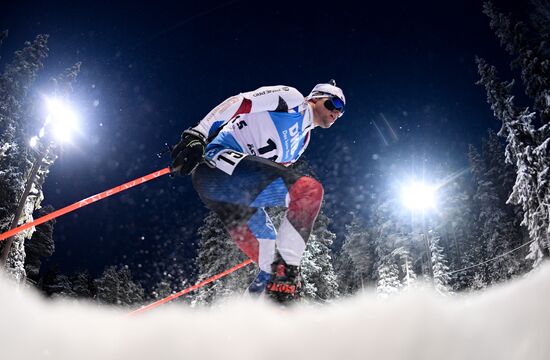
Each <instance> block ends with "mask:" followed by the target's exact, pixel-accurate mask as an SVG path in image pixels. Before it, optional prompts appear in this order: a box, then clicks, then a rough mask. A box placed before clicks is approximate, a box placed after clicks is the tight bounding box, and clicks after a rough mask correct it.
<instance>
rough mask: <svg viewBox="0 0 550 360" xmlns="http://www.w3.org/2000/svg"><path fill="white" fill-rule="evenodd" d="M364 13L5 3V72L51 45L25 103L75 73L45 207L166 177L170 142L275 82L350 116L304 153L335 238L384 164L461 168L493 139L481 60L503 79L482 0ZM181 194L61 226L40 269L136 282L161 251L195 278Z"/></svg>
mask: <svg viewBox="0 0 550 360" xmlns="http://www.w3.org/2000/svg"><path fill="white" fill-rule="evenodd" d="M371 3H373V4H363V2H359V1H357V2H353V1H349V2H348V1H337V2H327V3H324V2H311V3H307V2H302V1H273V2H261V1H249V0H241V1H228V2H213V1H193V2H186V1H183V2H172V3H170V2H164V1H155V2H150V3H147V4H145V3H140V4H135V3H127V4H122V3H117V4H116V5H113V4H108V3H101V2H86V3H84V2H79V3H78V4H76V3H73V2H67V3H62V2H58V1H47V2H39V3H38V4H34V3H33V2H21V1H17V2H14V1H12V2H8V4H3V5H2V12H1V13H0V24H1V27H2V29H8V30H9V38H8V39H7V41H6V42H5V44H4V45H3V47H2V49H1V53H0V54H1V56H2V59H1V60H0V62H2V64H5V63H6V62H7V61H10V60H11V58H12V54H13V52H14V51H15V50H17V49H20V48H21V47H22V46H23V43H24V41H27V40H32V39H34V37H35V36H36V35H37V34H40V33H47V34H49V35H50V39H49V48H50V55H49V58H48V59H47V61H46V63H45V68H44V70H43V71H42V72H41V76H40V78H39V79H38V81H37V83H36V86H35V87H34V88H33V90H32V91H33V94H32V95H33V96H36V95H37V94H42V93H47V91H48V87H47V80H48V78H49V77H51V76H54V75H57V74H58V73H60V72H61V71H63V69H65V68H67V67H69V66H71V65H72V64H74V63H75V62H77V61H82V71H81V73H80V75H79V77H78V81H77V83H76V84H75V92H74V95H73V97H72V99H71V101H72V104H73V106H74V107H75V108H76V109H77V110H78V112H79V115H80V121H81V125H80V126H81V128H80V132H79V134H78V135H76V136H75V138H74V140H73V143H72V144H71V145H69V146H66V148H65V149H64V152H63V154H62V156H61V157H60V158H59V159H58V160H57V162H56V163H55V165H54V166H53V167H52V168H51V173H50V175H49V177H48V179H47V181H46V184H45V189H44V194H45V200H44V202H43V204H52V205H53V206H54V207H56V208H61V207H63V206H66V205H69V204H70V203H72V202H75V201H78V200H80V199H82V198H85V197H87V196H90V195H93V194H95V193H98V192H101V191H103V190H106V189H108V188H111V187H113V186H115V185H119V184H121V183H123V182H126V181H129V180H132V179H134V178H136V177H139V176H142V175H145V174H148V173H150V172H152V171H154V170H157V169H160V168H163V167H165V166H167V165H168V164H169V159H168V158H167V157H164V158H163V159H159V158H157V156H156V153H157V152H159V151H162V150H163V147H164V143H165V142H168V143H175V142H177V141H178V139H179V134H180V133H181V131H183V130H184V129H186V128H188V127H190V126H193V125H195V124H196V122H197V121H199V120H200V119H201V118H202V117H203V116H204V115H205V114H206V113H207V112H208V111H210V109H212V108H213V107H214V106H216V105H217V104H218V103H220V102H221V101H222V100H224V99H225V98H227V97H229V96H231V95H234V94H237V93H239V92H244V91H250V90H253V89H255V88H258V87H260V86H266V85H279V84H285V85H289V86H293V87H296V88H297V89H298V90H300V91H301V92H302V93H303V94H304V95H307V94H308V93H309V91H310V90H311V88H312V87H313V86H314V85H315V84H316V83H319V82H326V81H327V80H328V79H330V78H334V79H336V81H337V83H338V85H339V86H340V87H342V88H343V90H344V92H345V94H346V97H347V100H348V106H347V109H346V114H345V116H344V117H342V118H341V119H339V121H338V122H337V123H336V124H335V126H333V127H332V128H331V129H328V130H323V129H316V130H314V132H313V134H312V135H313V137H312V142H311V144H310V146H309V148H308V150H307V151H306V157H307V159H308V161H309V163H310V164H311V165H312V167H313V168H314V170H315V172H316V175H317V176H318V177H319V179H320V180H321V182H322V183H323V185H324V186H325V190H326V200H327V204H326V206H325V209H324V211H325V212H326V213H327V214H328V215H329V216H330V217H331V218H332V219H333V221H334V223H333V227H334V231H336V232H337V233H338V239H341V238H342V226H343V224H345V223H346V222H347V221H349V219H350V216H349V212H350V211H356V212H358V213H359V214H360V215H361V216H364V217H368V211H367V210H366V209H367V208H368V201H369V199H370V197H372V194H374V193H376V192H377V191H378V190H379V189H380V187H381V186H384V181H380V179H378V180H376V181H375V180H373V179H372V177H371V175H372V171H373V169H375V168H377V169H380V168H384V167H391V166H394V167H393V168H392V169H393V170H392V171H390V173H392V174H393V176H395V177H400V176H406V175H403V174H404V173H406V171H412V172H415V171H416V170H415V168H414V167H415V166H416V164H421V165H419V168H421V169H422V171H423V172H428V173H429V172H430V171H429V168H430V167H434V168H437V167H439V168H440V167H445V168H447V169H448V170H449V171H451V172H452V171H459V170H460V169H462V168H464V167H465V166H466V165H467V158H466V152H467V146H468V144H469V143H473V144H476V145H479V143H480V140H481V137H483V136H484V135H485V134H486V131H487V129H488V128H492V129H495V130H496V129H498V128H499V124H498V122H497V121H496V120H495V119H494V118H493V116H492V113H491V111H490V109H489V106H488V105H487V103H486V101H485V97H486V96H485V92H484V89H482V88H481V87H479V86H476V85H475V82H476V81H477V80H478V76H477V72H476V66H475V62H474V58H475V56H476V55H477V56H481V57H484V58H486V59H487V60H488V61H489V62H490V63H492V64H494V65H497V67H498V68H499V70H501V72H502V73H503V76H508V77H509V76H512V74H513V73H511V72H510V70H509V65H508V63H509V58H508V57H507V55H506V53H505V52H504V50H502V49H501V48H500V47H499V44H498V40H497V39H496V37H495V36H494V34H493V33H492V31H491V30H490V28H489V21H488V19H487V18H486V17H485V15H483V14H482V12H481V1H473V0H469V1H456V2H447V1H420V2H411V1H397V2H395V1H392V2H390V1H387V2H380V1H377V2H371ZM514 3H515V5H514V4H512V1H507V2H504V1H495V4H496V6H497V7H498V8H499V9H501V10H504V11H505V12H509V11H517V10H518V9H520V8H521V7H522V1H515V2H514ZM360 4H363V5H360ZM514 7H515V9H514ZM376 126H378V128H379V129H380V131H378V130H377V128H376ZM392 130H393V132H395V135H394V134H393V132H392ZM390 157H391V158H390ZM398 163H402V164H408V168H406V169H398V168H395V164H398ZM391 164H393V165H391ZM386 181H387V182H389V181H390V180H389V179H386ZM190 184H191V182H190V179H189V178H182V177H179V178H169V177H167V176H166V177H163V178H160V179H157V180H154V181H153V182H150V183H148V184H146V185H143V186H140V187H139V188H135V189H133V190H130V191H127V192H125V193H123V194H121V195H117V196H116V197H113V198H109V199H107V200H104V201H102V202H100V203H97V204H94V205H91V206H89V207H87V208H84V209H81V210H80V211H78V212H76V213H73V214H71V215H67V216H65V217H62V218H60V219H58V222H57V224H56V227H55V234H54V238H55V242H56V253H55V254H54V255H53V256H52V258H50V259H49V260H48V262H47V265H48V266H53V264H59V265H60V266H61V269H62V270H63V271H65V272H72V271H75V270H77V269H89V270H91V271H92V273H98V272H99V271H101V269H103V268H104V267H105V266H106V265H114V264H120V263H124V264H130V266H131V267H132V268H133V270H135V271H138V270H137V269H139V268H140V266H141V265H140V264H143V266H147V265H146V264H147V260H146V259H147V258H148V257H149V258H150V257H152V256H153V253H154V250H153V248H158V247H162V246H163V245H165V246H168V247H174V246H178V247H179V249H178V250H179V252H178V256H179V257H180V259H178V261H183V262H187V263H188V264H189V266H191V260H192V258H193V256H194V243H195V242H196V230H197V228H198V226H199V225H200V223H201V221H202V218H203V216H204V215H205V214H206V209H205V208H204V207H203V205H202V204H201V202H200V200H199V199H198V198H197V196H196V195H195V193H194V190H193V189H192V188H191V185H190ZM365 220H367V219H366V218H365ZM142 270H144V271H147V269H142Z"/></svg>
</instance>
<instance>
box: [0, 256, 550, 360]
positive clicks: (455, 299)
mask: <svg viewBox="0 0 550 360" xmlns="http://www.w3.org/2000/svg"><path fill="white" fill-rule="evenodd" d="M0 293H1V294H2V296H1V298H0V309H1V310H0V312H1V319H2V326H0V349H1V350H0V351H1V356H2V358H3V359H33V360H34V359H56V360H62V359H79V360H84V359H94V360H95V359H101V360H110V359H117V360H118V359H132V360H135V359H172V358H178V359H182V358H185V359H216V360H218V359H225V360H228V359H239V360H245V359H254V360H257V359H268V360H270V359H273V360H275V359H276V360H281V359H299V358H304V359H316V360H318V359H346V360H348V359H422V360H430V359H434V360H435V359H438V360H439V359H446V360H452V359H500V360H504V359H530V360H535V359H545V360H546V359H548V358H550V342H549V341H548V334H550V311H549V310H550V305H549V304H550V303H549V302H548V299H550V265H547V266H545V267H542V269H541V270H539V271H537V272H536V273H532V274H531V275H530V276H529V277H528V278H525V279H522V280H519V281H515V282H512V283H509V284H506V285H505V286H501V287H497V288H492V289H489V290H487V291H485V292H482V293H477V294H475V295H469V296H462V297H459V296H457V295H455V296H451V297H442V296H440V295H439V294H437V293H435V292H434V291H433V290H431V291H428V290H426V289H420V290H414V291H411V292H406V293H402V294H401V295H399V296H395V297H390V298H389V299H386V300H381V299H377V298H376V297H375V295H374V294H362V295H360V296H357V297H355V298H351V299H346V300H340V301H337V302H335V303H333V304H331V305H325V306H296V307H294V308H291V309H278V308H274V307H273V306H271V305H270V304H268V303H266V302H264V301H258V300H256V301H253V300H250V299H239V300H234V301H231V302H228V303H223V304H219V305H217V306H214V307H211V308H209V309H197V308H189V307H187V306H185V305H181V304H173V305H165V306H164V307H160V308H157V309H154V310H152V311H150V312H149V313H145V314H142V315H138V316H134V317H129V316H127V313H126V312H121V311H120V310H114V309H110V310H106V309H105V308H99V307H97V306H94V305H90V304H82V303H74V302H68V301H60V300H55V301H51V300H50V301H46V300H44V299H42V298H41V297H40V296H39V295H38V294H36V293H34V292H32V291H30V290H28V289H16V288H14V285H13V284H11V283H9V282H7V281H6V280H3V279H1V280H0Z"/></svg>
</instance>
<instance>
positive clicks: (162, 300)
mask: <svg viewBox="0 0 550 360" xmlns="http://www.w3.org/2000/svg"><path fill="white" fill-rule="evenodd" d="M250 263H252V260H250V259H248V260H245V261H243V262H242V263H240V264H238V265H235V266H233V267H232V268H230V269H227V270H225V271H223V272H221V273H219V274H217V275H214V276H211V277H209V278H208V279H206V280H203V281H201V282H199V283H197V284H195V285H193V286H190V287H188V288H186V289H183V290H181V291H180V292H177V293H175V294H172V295H169V296H167V297H165V298H164V299H160V300H157V301H155V302H154V303H151V304H149V305H145V306H143V307H141V308H139V309H137V310H134V311H132V312H130V313H128V314H127V315H128V316H134V315H137V314H140V313H142V312H145V311H149V310H151V309H154V308H156V307H157V306H160V305H162V304H164V303H167V302H169V301H172V300H174V299H175V298H178V297H180V296H182V295H185V294H187V293H190V292H191V291H194V290H197V289H199V288H201V287H203V286H204V285H206V284H209V283H211V282H214V281H216V280H218V279H221V278H222V277H224V276H227V275H229V274H231V273H232V272H234V271H236V270H239V269H240V268H242V267H245V266H246V265H248V264H250Z"/></svg>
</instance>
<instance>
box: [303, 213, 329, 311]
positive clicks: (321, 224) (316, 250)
mask: <svg viewBox="0 0 550 360" xmlns="http://www.w3.org/2000/svg"><path fill="white" fill-rule="evenodd" d="M329 223H330V219H329V218H328V217H327V216H326V215H325V214H324V213H322V212H321V213H319V216H318V217H317V220H316V221H315V225H314V227H313V231H312V233H311V236H310V238H309V240H308V242H307V245H306V250H305V252H304V256H303V258H302V263H301V269H302V277H303V283H304V286H303V288H302V290H301V294H300V295H301V296H302V297H304V298H306V299H308V300H313V301H327V300H331V299H334V298H336V297H338V296H339V292H338V282H337V281H336V274H335V272H334V269H333V266H332V256H331V246H332V242H333V241H334V239H335V238H336V235H335V234H334V233H333V232H331V231H330V230H329V229H328V225H329Z"/></svg>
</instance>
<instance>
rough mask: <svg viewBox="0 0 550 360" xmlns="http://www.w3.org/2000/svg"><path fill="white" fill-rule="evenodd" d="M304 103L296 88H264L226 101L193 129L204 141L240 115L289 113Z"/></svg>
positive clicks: (282, 86)
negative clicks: (270, 112) (267, 112)
mask: <svg viewBox="0 0 550 360" xmlns="http://www.w3.org/2000/svg"><path fill="white" fill-rule="evenodd" d="M303 102H304V96H303V95H302V94H301V93H300V92H299V91H298V90H296V89H295V88H293V87H289V86H284V85H278V86H264V87H261V88H259V89H256V90H254V91H250V92H246V93H241V94H239V95H235V96H232V97H230V98H229V99H227V100H225V101H224V102H222V103H221V104H219V105H218V106H216V107H215V108H214V109H213V110H212V111H210V112H209V113H208V114H207V115H206V116H205V117H204V118H203V119H202V120H201V121H200V122H199V124H198V125H197V126H195V127H193V128H192V129H190V130H192V131H193V132H196V133H198V134H200V135H202V137H204V139H205V140H206V139H208V138H209V137H210V136H211V135H212V134H215V133H216V131H217V130H218V129H219V128H220V127H221V126H222V125H223V124H225V123H226V122H228V121H229V120H231V119H232V118H234V117H235V116H237V115H239V114H248V113H257V112H262V111H284V112H286V111H288V110H289V109H292V108H294V107H296V106H299V105H301V104H302V103H303Z"/></svg>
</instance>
